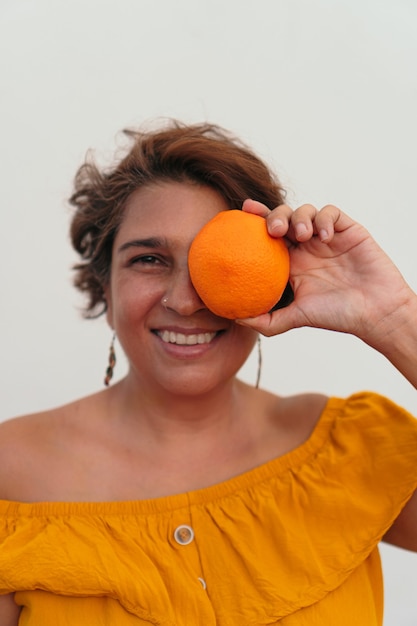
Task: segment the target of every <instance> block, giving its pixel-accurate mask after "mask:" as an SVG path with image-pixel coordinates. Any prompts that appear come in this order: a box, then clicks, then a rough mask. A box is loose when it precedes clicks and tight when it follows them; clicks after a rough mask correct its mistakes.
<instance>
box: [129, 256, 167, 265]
mask: <svg viewBox="0 0 417 626" xmlns="http://www.w3.org/2000/svg"><path fill="white" fill-rule="evenodd" d="M165 264H166V262H165V261H164V259H163V258H161V257H160V256H156V255H155V254H140V255H138V256H134V257H132V258H131V259H129V261H128V265H129V266H130V267H132V266H134V267H145V268H153V267H160V266H163V265H165Z"/></svg>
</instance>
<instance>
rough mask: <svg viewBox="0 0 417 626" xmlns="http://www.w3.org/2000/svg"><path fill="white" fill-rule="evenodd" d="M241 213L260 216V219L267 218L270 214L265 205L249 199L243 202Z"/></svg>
mask: <svg viewBox="0 0 417 626" xmlns="http://www.w3.org/2000/svg"><path fill="white" fill-rule="evenodd" d="M242 211H245V212H246V213H253V214H254V215H260V217H268V215H269V214H270V212H271V211H270V210H269V209H268V207H267V206H266V204H263V203H262V202H258V201H257V200H251V199H250V198H248V199H247V200H245V201H244V202H243V204H242Z"/></svg>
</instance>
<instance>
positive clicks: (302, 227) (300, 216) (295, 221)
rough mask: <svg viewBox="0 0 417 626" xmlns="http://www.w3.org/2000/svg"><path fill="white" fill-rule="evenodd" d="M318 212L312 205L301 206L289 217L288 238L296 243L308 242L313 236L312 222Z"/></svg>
mask: <svg viewBox="0 0 417 626" xmlns="http://www.w3.org/2000/svg"><path fill="white" fill-rule="evenodd" d="M317 213H318V211H317V208H316V207H315V206H313V205H312V204H303V205H302V206H300V207H299V208H298V209H296V210H295V211H294V212H293V214H292V216H291V223H290V232H289V236H290V237H291V236H292V238H293V239H295V240H296V241H301V242H302V241H308V240H309V239H311V237H312V236H313V235H314V234H315V232H314V220H315V218H316V215H317Z"/></svg>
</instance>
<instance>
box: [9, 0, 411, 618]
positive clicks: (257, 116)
mask: <svg viewBox="0 0 417 626" xmlns="http://www.w3.org/2000/svg"><path fill="white" fill-rule="evenodd" d="M416 60H417V4H416V3H415V2H413V0H333V1H331V0H258V1H256V2H255V1H248V0H221V1H220V0H209V1H202V0H200V1H198V0H175V2H171V0H117V1H116V0H112V1H109V0H71V1H70V2H68V1H67V0H65V1H64V0H1V1H0V110H1V115H0V130H1V132H0V137H1V142H2V145H1V155H2V156H1V180H2V184H1V188H2V198H1V246H0V254H1V259H0V268H1V270H0V271H1V329H2V333H1V365H0V367H1V372H0V387H1V398H2V405H1V415H0V419H6V418H8V417H11V416H14V415H18V414H21V413H26V412H33V411H36V410H40V409H43V408H47V407H51V406H55V405H58V404H62V403H64V402H66V401H69V400H71V399H73V398H75V397H77V396H81V395H84V394H87V393H90V392H92V391H95V390H96V389H98V388H100V387H101V385H102V380H103V374H104V369H105V367H106V360H107V354H108V346H109V342H110V338H111V335H110V331H109V329H108V328H107V326H106V323H105V320H103V319H100V320H97V321H84V320H82V318H81V314H80V307H81V304H82V301H81V300H80V298H79V297H78V295H77V294H76V293H75V292H74V291H73V289H72V287H71V280H72V275H71V270H70V267H71V265H72V263H73V262H74V261H75V257H74V255H73V253H72V251H71V249H70V246H69V243H68V236H67V227H68V220H69V209H68V206H67V205H66V203H65V200H66V198H67V197H68V195H69V194H70V192H71V182H72V179H73V175H74V173H75V170H76V168H77V167H78V165H79V164H80V163H81V161H82V160H83V159H84V156H85V154H86V152H87V151H88V150H89V149H90V148H93V149H97V150H98V151H99V153H100V154H101V155H104V158H105V159H106V160H108V159H110V158H111V155H112V153H113V149H114V147H115V146H116V145H119V144H120V137H119V135H118V132H119V131H120V130H121V129H122V128H124V127H128V126H138V125H140V124H142V123H144V122H147V121H149V120H153V119H154V118H157V117H176V118H180V119H182V120H184V121H187V122H196V121H202V120H208V121H211V122H216V123H219V124H221V125H223V126H226V127H228V128H229V129H230V130H232V131H234V132H236V133H237V134H239V135H240V136H241V137H242V138H243V139H244V140H246V141H247V142H248V143H249V144H251V145H252V146H253V147H254V148H255V149H256V150H257V151H258V152H259V153H260V154H261V155H262V156H263V157H264V158H265V159H266V160H267V161H268V162H269V163H271V164H272V165H273V166H274V167H275V168H276V170H277V171H278V172H279V174H280V176H281V180H282V182H283V183H284V185H285V186H286V187H287V189H288V191H289V195H288V199H289V202H290V203H291V204H292V205H294V206H296V205H297V204H300V203H303V202H305V201H308V202H312V203H314V204H316V205H318V206H322V205H323V204H326V203H334V204H337V205H339V206H341V208H342V209H343V210H345V211H346V212H348V213H350V214H351V215H352V216H353V217H354V218H355V219H357V220H358V221H361V222H362V223H363V224H364V225H365V226H366V227H367V228H368V229H369V230H370V231H371V232H372V233H373V235H374V236H375V238H376V239H377V240H378V241H379V243H380V244H381V245H382V247H383V248H385V250H386V251H387V252H388V253H389V254H390V255H391V257H392V258H393V260H394V261H395V262H396V263H397V265H398V266H399V267H400V268H401V270H402V271H403V273H404V275H405V277H406V279H407V280H408V281H409V283H410V284H411V285H412V286H413V288H414V289H416V287H417V272H416V252H415V237H416V233H417V211H416V191H415V184H416V166H417V162H416V161H417V158H416V145H417V128H416V111H417V72H416ZM263 352H264V355H263V358H264V367H263V374H262V384H263V386H264V387H266V388H268V389H271V390H273V391H276V392H277V393H282V394H290V393H294V392H295V393H296V392H299V391H306V390H317V391H322V392H325V393H328V394H333V395H346V394H348V393H351V392H353V391H357V390H361V389H373V390H375V391H379V392H382V393H384V394H386V395H388V396H390V397H391V398H393V399H394V400H395V401H397V402H398V403H400V404H402V405H403V406H405V407H406V408H408V409H409V410H411V411H412V412H414V413H415V414H416V415H417V394H416V392H415V390H414V389H413V388H412V387H411V385H409V383H407V382H406V381H405V380H404V379H403V378H402V377H401V376H400V375H399V374H398V373H397V372H396V371H394V370H393V368H392V367H391V366H390V364H389V363H388V362H386V361H385V359H384V358H383V357H381V356H380V355H379V354H377V353H376V352H374V351H372V350H371V349H369V348H368V347H366V346H364V345H362V344H361V343H360V342H359V341H358V340H356V339H355V338H352V337H349V336H344V335H339V334H335V333H328V332H324V331H317V330H310V329H301V330H297V331H290V332H289V333H287V334H286V335H284V336H281V337H276V338H273V339H269V340H267V339H264V341H263ZM122 361H123V359H122V358H121V357H120V355H119V365H118V369H117V377H120V376H121V375H122V374H123V371H124V368H125V365H124V364H123V362H122ZM255 376H256V359H255V358H254V357H253V358H251V359H250V360H249V362H248V364H247V366H245V368H244V369H243V371H242V377H243V378H244V379H245V380H247V381H249V382H250V381H254V380H255ZM382 554H383V560H384V564H385V576H386V586H387V589H386V626H415V625H416V623H417V600H416V597H417V594H416V591H417V582H416V578H417V576H416V574H417V556H416V555H414V554H410V553H406V552H403V551H400V550H397V549H394V548H388V547H385V546H383V548H382Z"/></svg>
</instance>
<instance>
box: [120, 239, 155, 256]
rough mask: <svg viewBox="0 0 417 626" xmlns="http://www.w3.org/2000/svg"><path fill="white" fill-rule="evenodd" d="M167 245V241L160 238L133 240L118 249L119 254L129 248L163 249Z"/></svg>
mask: <svg viewBox="0 0 417 626" xmlns="http://www.w3.org/2000/svg"><path fill="white" fill-rule="evenodd" d="M166 245H167V243H166V240H165V239H161V238H160V237H148V238H146V239H132V241H126V243H124V244H122V245H121V246H120V248H118V250H117V252H118V253H120V252H124V251H125V250H128V249H129V248H163V247H165V246H166Z"/></svg>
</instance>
